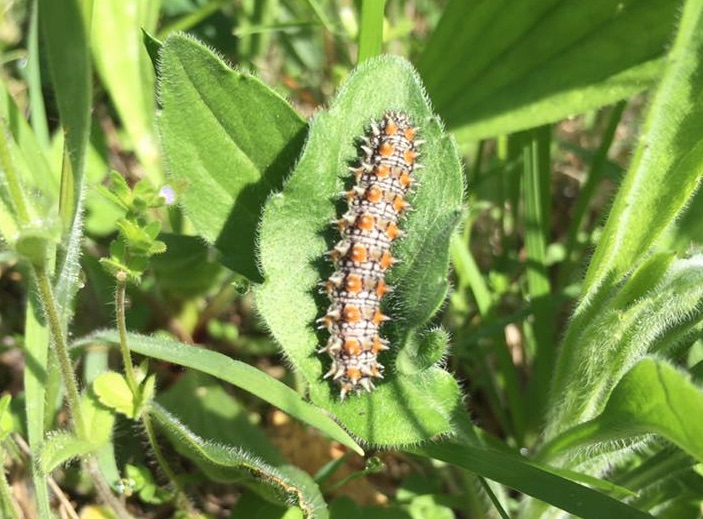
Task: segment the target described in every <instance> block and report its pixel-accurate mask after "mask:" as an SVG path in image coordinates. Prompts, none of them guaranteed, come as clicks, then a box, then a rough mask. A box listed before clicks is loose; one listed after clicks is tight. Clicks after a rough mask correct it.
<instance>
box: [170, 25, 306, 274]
mask: <svg viewBox="0 0 703 519" xmlns="http://www.w3.org/2000/svg"><path fill="white" fill-rule="evenodd" d="M159 85H160V93H161V96H160V99H161V103H162V105H163V111H162V114H161V117H160V118H159V131H160V133H161V139H162V142H163V150H164V154H165V158H166V164H167V166H168V171H169V174H170V176H171V178H172V179H173V180H174V181H176V182H177V183H184V184H185V185H186V188H185V192H184V193H183V195H182V199H181V203H182V204H183V207H184V209H185V212H186V214H187V215H188V216H189V217H190V219H191V220H192V221H193V223H194V224H195V227H196V229H197V230H198V232H199V233H200V235H201V236H203V237H204V238H205V239H206V240H207V241H208V242H210V243H212V244H214V245H215V246H216V247H217V248H218V249H219V250H220V252H221V253H222V255H223V258H222V262H223V263H224V264H225V265H226V266H228V267H229V268H231V269H233V270H235V271H237V272H239V273H240V274H243V275H244V276H246V277H248V278H249V279H251V280H254V281H261V280H262V277H261V273H260V272H259V268H258V265H257V262H256V258H255V253H254V251H255V248H256V238H257V228H258V224H259V219H260V217H261V212H262V208H263V205H264V202H265V201H266V199H267V198H268V196H269V195H270V193H271V192H273V191H276V190H278V189H280V188H281V186H282V184H283V179H284V178H285V175H286V174H287V173H288V171H289V170H290V169H291V167H292V166H293V163H294V162H295V159H296V157H297V156H298V154H299V152H300V148H301V147H302V144H303V138H304V135H305V128H306V126H305V121H303V120H302V118H301V117H300V116H299V115H298V114H297V113H296V112H295V111H294V110H293V109H292V108H291V107H290V105H289V104H288V103H287V102H286V101H285V100H284V99H283V98H282V97H281V96H280V95H278V94H276V93H275V92H273V91H272V90H270V89H269V88H268V87H267V86H266V85H264V84H263V83H262V82H261V81H259V80H258V79H256V78H255V77H253V76H251V75H249V74H245V73H239V72H236V71H234V70H232V69H230V68H229V67H228V66H227V65H225V64H224V63H223V62H222V61H221V60H220V59H218V58H217V56H215V55H214V54H213V53H212V52H211V51H210V50H208V49H207V48H206V47H205V46H203V45H202V44H200V43H198V42H197V41H195V40H194V39H192V38H189V37H186V36H182V35H177V36H172V37H170V38H168V39H167V40H166V42H165V43H164V46H163V48H162V50H161V63H160V68H159Z"/></svg>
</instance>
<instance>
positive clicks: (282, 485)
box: [150, 403, 328, 519]
mask: <svg viewBox="0 0 703 519" xmlns="http://www.w3.org/2000/svg"><path fill="white" fill-rule="evenodd" d="M150 414H151V415H152V416H153V417H154V419H155V421H156V422H157V423H158V424H159V425H160V426H161V427H162V428H163V429H164V431H165V432H166V433H167V434H168V436H169V437H170V438H171V440H172V441H173V442H174V444H175V445H176V446H177V447H178V448H179V449H180V450H182V451H183V452H184V454H186V455H187V456H188V457H190V458H191V459H192V460H193V461H195V463H197V465H198V466H199V467H200V468H201V469H202V470H203V471H204V472H205V473H207V474H208V476H209V477H211V478H213V479H215V480H216V481H223V482H227V481H241V479H242V478H243V477H245V478H246V479H249V477H250V476H253V477H254V478H256V480H258V481H260V482H262V483H264V484H265V485H266V487H269V488H272V489H273V490H274V492H266V491H265V489H262V488H258V487H257V489H258V490H259V491H263V492H264V495H265V496H266V497H269V498H271V499H276V500H277V501H278V502H282V503H287V502H289V501H290V500H291V499H292V500H293V501H294V502H295V503H296V504H297V505H298V506H299V507H300V508H301V509H302V510H303V513H304V515H305V517H308V518H310V519H324V518H326V517H327V516H328V514H327V506H326V505H325V501H324V500H323V498H322V494H321V493H320V490H319V488H318V487H317V485H316V484H315V482H314V481H313V480H312V478H311V477H310V476H309V475H307V474H306V473H305V472H303V471H302V470H300V469H297V468H295V467H293V466H291V465H287V466H280V467H274V466H272V465H269V464H268V463H265V462H263V461H262V460H260V459H257V458H256V457H254V456H252V455H251V454H249V453H247V452H245V451H243V450H242V449H240V448H238V447H232V446H225V445H222V444H221V443H214V442H209V441H207V440H204V439H203V438H201V437H199V436H198V435H196V434H195V433H193V432H192V431H191V430H190V429H188V428H187V427H186V426H184V425H183V424H182V423H181V422H179V421H178V420H177V419H176V418H174V417H173V416H172V415H171V414H170V413H168V412H167V411H166V410H165V409H164V408H163V407H161V406H160V405H158V404H156V403H152V405H151V409H150ZM248 476H249V477H248ZM246 479H245V481H246Z"/></svg>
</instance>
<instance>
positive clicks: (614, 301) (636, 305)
mask: <svg viewBox="0 0 703 519" xmlns="http://www.w3.org/2000/svg"><path fill="white" fill-rule="evenodd" d="M668 262H669V258H668V257H667V256H666V255H657V256H653V257H652V260H651V261H650V263H649V264H645V266H644V267H643V270H642V271H641V273H646V274H647V275H648V278H644V277H643V275H641V273H640V272H639V271H638V272H636V273H635V275H634V276H633V277H632V278H631V279H630V280H629V281H630V282H628V283H626V284H625V285H624V286H623V287H622V288H621V289H620V290H618V291H616V290H613V289H611V290H609V291H607V290H606V289H605V286H606V285H602V286H601V292H602V293H603V294H595V295H596V296H598V297H597V298H596V299H588V300H584V301H583V302H582V303H581V304H580V306H579V307H578V308H577V310H576V313H575V316H574V318H573V320H572V322H571V324H570V326H569V329H568V331H567V334H566V337H565V339H564V342H563V344H562V350H561V355H560V357H559V362H558V365H557V370H556V374H555V377H554V380H553V382H552V387H551V390H552V392H551V400H550V404H549V406H548V407H549V409H550V416H549V419H548V423H547V428H546V432H545V434H546V438H547V439H548V440H551V439H552V438H554V437H555V436H556V435H557V434H559V433H561V432H563V431H565V430H566V429H569V428H571V427H574V426H576V425H578V424H580V423H583V422H585V421H588V420H591V419H593V418H595V417H596V416H597V415H598V414H600V413H601V412H602V411H603V408H604V406H605V403H606V401H607V398H608V395H609V394H610V393H611V391H612V390H613V388H614V387H615V385H616V384H617V383H618V382H619V381H620V379H621V378H622V377H623V376H624V375H625V373H627V372H628V371H629V370H630V368H631V367H632V366H633V365H634V364H635V363H637V362H638V361H639V360H640V359H641V358H642V357H644V356H646V355H647V354H649V353H652V352H655V351H660V350H661V349H662V346H663V345H667V344H675V343H676V341H675V340H669V339H675V338H676V337H679V336H681V334H684V333H685V332H687V331H688V330H690V329H691V328H692V327H693V326H694V325H695V324H696V323H697V322H698V321H699V320H700V319H701V317H702V316H703V304H702V303H703V257H701V256H696V257H693V258H690V259H686V260H677V261H675V262H674V263H672V264H671V266H670V267H669V270H668V271H666V272H665V273H662V272H661V269H662V267H663V266H665V265H666V264H668ZM655 274H656V276H658V277H654V275H655ZM633 285H637V286H636V287H635V286H633ZM646 287H648V289H646ZM621 292H623V293H625V294H629V295H630V296H632V297H637V299H634V300H633V299H629V298H628V299H624V298H622V297H621V296H620V293H621Z"/></svg>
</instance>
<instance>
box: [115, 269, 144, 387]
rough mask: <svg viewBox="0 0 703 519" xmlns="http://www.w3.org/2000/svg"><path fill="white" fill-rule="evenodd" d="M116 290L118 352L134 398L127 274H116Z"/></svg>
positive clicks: (135, 383) (134, 380) (135, 379)
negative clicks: (128, 337)
mask: <svg viewBox="0 0 703 519" xmlns="http://www.w3.org/2000/svg"><path fill="white" fill-rule="evenodd" d="M116 277H117V290H116V292H115V303H116V306H117V309H116V319H117V330H118V333H119V335H120V353H121V354H122V363H123V364H124V370H125V377H126V378H127V384H128V385H129V389H130V391H132V395H133V396H134V397H135V398H136V397H137V396H138V395H139V383H138V382H137V377H136V375H135V374H134V364H132V354H131V353H130V351H129V346H128V345H127V320H126V318H125V295H126V291H127V276H126V274H125V273H124V272H119V273H118V274H117V276H116Z"/></svg>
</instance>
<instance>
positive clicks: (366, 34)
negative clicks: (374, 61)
mask: <svg viewBox="0 0 703 519" xmlns="http://www.w3.org/2000/svg"><path fill="white" fill-rule="evenodd" d="M385 5H386V0H362V2H361V24H360V27H359V58H358V59H357V63H361V62H363V61H366V60H367V59H369V58H373V57H374V56H378V55H379V54H381V47H382V45H383V8H384V7H385Z"/></svg>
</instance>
